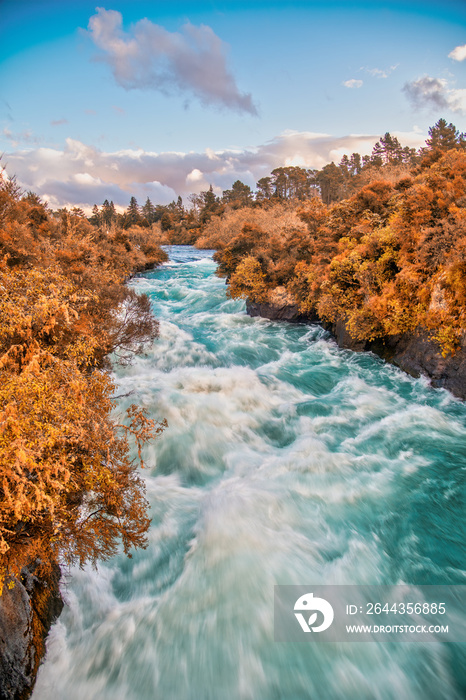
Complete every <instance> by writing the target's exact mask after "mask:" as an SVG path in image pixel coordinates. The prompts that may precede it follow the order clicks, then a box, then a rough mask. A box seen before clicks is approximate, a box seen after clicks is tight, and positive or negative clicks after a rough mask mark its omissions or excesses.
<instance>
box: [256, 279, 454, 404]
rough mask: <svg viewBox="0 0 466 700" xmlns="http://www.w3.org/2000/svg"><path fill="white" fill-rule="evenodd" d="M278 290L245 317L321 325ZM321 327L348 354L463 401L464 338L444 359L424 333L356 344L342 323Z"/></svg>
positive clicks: (437, 346)
mask: <svg viewBox="0 0 466 700" xmlns="http://www.w3.org/2000/svg"><path fill="white" fill-rule="evenodd" d="M292 301H293V300H292V299H291V298H289V297H288V296H287V295H286V292H285V290H283V291H282V290H281V289H280V288H277V290H274V291H273V293H272V294H271V295H270V296H269V302H268V303H263V304H257V303H255V302H250V301H248V302H247V304H246V310H247V313H248V314H249V315H250V316H261V317H263V318H269V319H271V320H276V321H290V322H295V323H299V322H304V323H321V321H320V319H319V317H318V316H317V314H315V315H311V316H309V315H304V314H302V313H300V312H299V308H298V306H297V305H296V304H293V303H292ZM321 325H322V326H323V327H324V328H326V329H327V330H329V331H330V332H331V333H332V335H333V336H334V337H335V339H336V341H337V343H338V345H339V347H341V348H347V349H349V350H355V351H358V352H360V351H363V350H370V351H372V352H374V353H376V354H377V355H379V356H380V357H382V358H383V359H384V360H386V361H387V362H391V363H393V364H395V365H397V366H398V367H400V368H401V369H402V370H404V371H405V372H407V373H408V374H411V375H412V376H413V377H419V376H421V375H424V376H426V377H428V378H429V380H430V382H431V384H432V386H435V387H443V388H444V389H448V390H449V391H451V393H452V394H454V396H457V397H458V398H460V399H463V400H465V399H466V337H465V335H463V343H462V346H461V348H460V349H459V350H458V351H457V352H456V353H455V354H454V355H451V354H450V355H448V356H447V357H443V356H442V353H441V350H440V347H439V345H438V343H436V342H435V341H433V340H431V339H430V338H429V337H428V334H427V332H426V331H425V330H423V329H419V330H418V331H416V332H415V333H411V334H404V335H393V336H387V337H386V338H383V339H379V340H375V341H371V342H369V341H358V340H355V339H354V338H352V337H351V336H350V334H349V333H348V331H347V329H346V326H345V322H344V319H340V320H338V321H337V323H335V324H329V323H325V322H322V323H321Z"/></svg>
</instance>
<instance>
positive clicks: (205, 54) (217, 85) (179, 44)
mask: <svg viewBox="0 0 466 700" xmlns="http://www.w3.org/2000/svg"><path fill="white" fill-rule="evenodd" d="M88 30H89V32H88V33H89V35H90V37H91V38H92V41H93V42H94V44H95V45H96V46H97V47H98V48H99V49H101V50H102V52H103V53H102V55H101V56H100V57H99V60H102V61H104V62H105V63H108V64H109V66H110V67H111V69H112V72H113V75H114V77H115V80H116V81H117V82H118V83H119V84H120V85H121V86H122V87H124V88H125V89H127V90H130V89H134V88H140V89H153V90H158V91H159V92H162V93H164V94H171V93H173V92H174V91H177V92H180V93H183V94H186V93H188V94H189V93H190V94H192V95H194V96H195V97H197V98H198V99H199V100H200V101H201V103H202V104H204V105H209V106H212V105H213V106H217V107H223V108H226V109H231V110H233V111H236V112H247V113H249V114H253V115H256V114H257V109H256V107H255V105H254V103H253V101H252V97H251V95H250V94H246V93H241V92H240V91H239V90H238V87H237V85H236V81H235V78H234V77H233V75H232V74H231V72H230V71H229V70H228V68H227V65H226V58H225V55H226V50H227V47H226V44H225V43H224V42H223V41H222V40H221V39H220V38H219V37H218V36H217V35H216V34H215V33H214V32H213V30H212V29H211V28H210V27H208V26H206V25H205V24H201V25H200V26H199V27H196V26H194V25H192V24H190V23H189V22H187V23H186V24H185V25H183V27H182V28H181V31H180V32H169V31H167V30H166V29H165V28H164V27H161V26H160V25H158V24H154V23H153V22H150V21H149V20H148V19H142V20H140V21H139V22H137V23H136V24H135V25H134V26H133V27H132V28H131V31H129V32H125V31H124V30H123V28H122V15H121V13H120V12H116V11H115V10H105V9H104V8H102V7H98V8H97V14H95V15H93V16H92V17H91V18H90V20H89V25H88Z"/></svg>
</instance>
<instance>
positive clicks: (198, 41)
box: [0, 0, 466, 211]
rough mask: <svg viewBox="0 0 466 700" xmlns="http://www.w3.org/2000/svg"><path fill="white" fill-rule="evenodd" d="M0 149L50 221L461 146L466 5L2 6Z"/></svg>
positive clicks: (450, 1)
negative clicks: (445, 131)
mask: <svg viewBox="0 0 466 700" xmlns="http://www.w3.org/2000/svg"><path fill="white" fill-rule="evenodd" d="M2 14H3V36H2V49H1V53H2V59H1V60H2V78H1V82H0V96H1V100H0V104H1V128H0V139H1V144H0V151H1V152H3V154H4V155H3V159H2V163H3V165H5V166H6V169H7V172H8V174H9V175H10V176H11V175H16V177H17V181H18V183H19V184H20V185H21V186H22V187H23V188H24V189H25V190H32V191H34V192H36V193H37V194H38V195H39V196H40V197H41V198H43V200H44V201H46V202H48V203H49V205H50V206H51V207H52V208H53V209H56V208H61V207H64V206H66V207H73V206H77V207H81V208H83V209H84V210H85V211H90V209H91V208H92V206H93V204H98V205H100V204H102V202H103V201H104V200H105V199H108V200H112V201H113V202H114V203H115V206H116V207H117V208H119V209H122V208H125V207H126V206H127V205H128V202H129V199H130V197H131V196H135V197H136V198H137V200H138V202H139V203H141V204H142V203H143V202H144V201H145V200H146V199H147V197H150V199H151V201H152V202H153V203H154V204H162V205H163V204H168V203H169V202H171V201H173V200H176V198H177V197H178V196H181V197H183V199H186V197H187V195H188V194H190V193H199V192H200V191H202V190H206V189H208V188H209V186H210V185H212V186H213V189H214V192H215V193H216V194H221V192H222V191H223V190H225V189H228V188H229V187H231V185H232V183H233V182H234V181H236V180H241V181H242V182H244V183H245V184H247V185H249V186H250V187H251V189H254V188H255V183H256V182H257V181H258V180H259V179H260V178H261V177H264V176H266V175H268V174H270V172H271V170H273V169H274V168H275V167H279V166H287V165H298V166H301V167H306V168H317V169H320V168H322V167H323V166H324V165H325V164H327V163H329V162H332V161H334V162H336V163H338V162H339V161H340V159H341V157H342V156H343V155H344V154H345V153H346V154H348V155H350V154H351V153H352V152H358V153H360V154H361V155H367V154H370V152H371V150H372V147H373V146H374V143H375V142H376V141H377V140H378V139H380V137H381V136H383V134H384V133H386V132H387V131H388V132H390V133H391V134H392V135H393V136H396V137H397V138H398V139H399V141H400V143H401V144H402V146H409V147H413V148H419V147H421V146H423V145H424V142H425V139H426V138H427V135H428V128H429V127H430V126H433V125H434V124H435V123H436V122H437V121H438V119H440V118H444V119H446V120H447V122H452V123H453V124H455V126H456V127H457V128H458V129H459V130H460V131H466V123H465V122H466V120H465V116H466V80H465V75H466V31H465V26H466V5H465V3H463V2H458V1H457V0H446V1H445V2H442V3H440V2H433V1H431V2H424V3H421V2H418V1H417V0H410V1H409V2H407V3H404V4H403V3H401V2H399V1H398V0H387V1H386V2H383V3H382V2H381V3H368V2H364V0H360V1H358V2H344V1H343V0H331V1H330V2H328V3H326V4H325V7H322V6H321V5H320V4H319V3H317V2H314V1H313V0H311V1H309V2H299V1H296V2H292V3H286V4H285V5H283V3H280V4H279V3H277V2H264V1H261V0H253V2H251V3H244V2H240V1H237V2H219V3H216V5H215V7H214V6H213V4H212V3H211V2H209V3H207V2H205V0H201V1H200V2H196V3H194V2H191V1H190V0H187V1H185V2H181V1H180V2H175V3H171V4H170V5H169V6H167V5H166V4H163V3H161V2H158V1H157V2H148V1H147V2H145V1H143V0H137V1H136V2H132V3H128V2H125V1H124V0H122V1H120V2H114V3H112V4H111V5H108V6H106V7H105V8H102V7H97V8H96V7H95V5H94V4H93V3H91V2H88V0H78V1H77V2H75V3H73V4H72V5H71V6H69V7H67V6H63V5H62V4H60V3H58V2H57V1H56V0H44V1H43V2H32V0H24V1H23V2H12V0H5V1H4V3H3V4H2Z"/></svg>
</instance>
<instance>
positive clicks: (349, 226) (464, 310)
mask: <svg viewBox="0 0 466 700" xmlns="http://www.w3.org/2000/svg"><path fill="white" fill-rule="evenodd" d="M399 174H400V175H401V179H400V180H398V181H393V180H392V178H388V179H383V180H382V179H380V176H379V179H376V180H373V181H372V182H368V183H367V184H365V185H364V186H363V187H361V189H360V190H359V191H358V192H357V193H356V194H354V195H353V196H352V197H350V198H349V199H346V200H342V201H340V202H337V203H335V204H333V205H331V206H329V207H328V208H327V207H325V206H324V205H323V204H322V202H320V201H319V200H318V199H315V198H314V199H311V200H310V201H309V202H306V203H305V204H303V205H302V206H301V207H300V208H299V209H298V210H297V213H298V214H299V216H300V218H301V220H302V221H303V222H304V223H305V224H306V227H307V231H303V230H302V229H300V228H296V229H293V230H290V229H288V228H286V227H285V226H282V227H280V229H279V230H278V231H277V227H276V225H275V227H274V229H273V230H272V229H270V230H269V229H268V227H267V226H266V225H264V226H262V227H261V229H260V230H257V229H256V230H254V229H253V228H251V227H246V226H243V227H242V228H239V230H238V227H236V228H235V226H233V227H232V229H233V230H232V231H231V235H230V239H229V240H228V241H222V245H221V247H220V250H219V251H218V252H217V253H216V256H215V259H216V260H217V261H218V263H219V273H220V274H223V275H227V276H228V277H229V278H230V284H231V286H232V289H233V290H234V292H235V294H236V293H237V292H238V290H240V291H241V294H245V295H247V296H248V297H249V298H250V299H251V300H252V301H259V300H260V299H264V298H265V297H266V296H267V294H266V291H270V290H273V289H274V288H275V287H277V286H285V287H286V290H287V291H288V293H289V294H290V295H291V298H292V299H293V300H294V302H295V303H297V304H298V305H299V306H300V309H301V311H302V312H303V313H310V312H311V311H315V310H316V311H317V313H318V315H319V316H320V318H322V319H325V320H327V321H330V322H333V323H334V322H336V321H337V320H338V319H341V318H342V319H344V320H345V322H346V325H347V328H348V330H349V332H350V334H351V335H352V336H353V337H354V338H357V339H361V340H373V339H375V338H383V337H385V336H388V335H393V334H401V333H406V332H414V331H415V330H416V329H417V328H421V327H422V328H425V329H427V330H428V331H429V332H430V334H431V336H432V337H433V338H434V339H436V340H437V341H438V342H439V343H440V346H441V348H442V351H443V352H444V353H447V352H452V351H454V350H455V348H456V347H458V345H459V344H460V343H461V342H462V338H463V333H464V328H465V327H466V265H465V262H464V260H465V259H466V229H465V225H466V196H465V192H466V152H465V150H464V149H463V148H456V149H453V150H450V151H447V152H445V153H444V154H443V155H441V156H440V155H439V156H438V157H437V158H436V159H435V160H432V159H430V160H429V159H424V161H423V163H422V164H421V166H420V167H417V168H416V169H413V170H412V172H411V174H409V173H408V171H407V168H406V167H404V168H403V169H400V172H399ZM384 175H385V172H384ZM244 215H245V216H250V210H248V211H247V212H245V213H244ZM235 217H236V220H239V218H240V215H239V212H235ZM223 219H224V221H223V224H222V226H223V229H224V230H227V229H228V227H229V226H230V227H231V224H232V223H233V224H234V223H235V222H234V221H233V220H232V217H231V216H230V217H229V216H228V214H224V215H223ZM246 260H247V261H249V262H248V263H247V265H246V267H244V265H243V261H246ZM252 261H254V265H253V263H252ZM259 268H260V276H258V275H259ZM252 273H254V274H253V275H252ZM251 275H252V277H251ZM254 275H255V276H254ZM259 282H260V283H259ZM264 285H265V289H264ZM238 293H239V292H238ZM269 296H270V295H269Z"/></svg>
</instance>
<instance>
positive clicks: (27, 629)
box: [0, 563, 63, 700]
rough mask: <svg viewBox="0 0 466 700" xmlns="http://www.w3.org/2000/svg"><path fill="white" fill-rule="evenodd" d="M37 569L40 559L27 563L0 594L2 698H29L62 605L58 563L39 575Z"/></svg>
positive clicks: (17, 699) (0, 688)
mask: <svg viewBox="0 0 466 700" xmlns="http://www.w3.org/2000/svg"><path fill="white" fill-rule="evenodd" d="M36 569H37V563H34V564H31V565H30V566H28V567H25V568H24V569H23V570H22V571H21V577H20V579H15V580H14V586H13V587H12V588H8V586H7V585H5V586H4V588H3V592H2V595H1V596H0V700H26V698H29V696H30V695H31V693H32V690H33V688H34V683H35V679H36V675H37V671H38V669H39V664H40V662H41V660H42V658H43V656H44V654H45V640H46V637H47V634H48V632H49V629H50V627H51V626H52V624H53V623H54V622H55V620H56V619H57V618H58V616H59V615H60V613H61V611H62V609H63V601H62V599H61V596H60V590H59V581H60V568H59V566H58V565H57V564H55V565H54V567H53V568H52V571H51V572H50V573H49V574H48V575H47V576H44V577H40V578H39V577H37V576H35V574H34V572H35V571H36Z"/></svg>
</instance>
